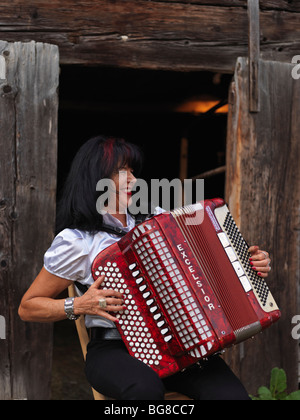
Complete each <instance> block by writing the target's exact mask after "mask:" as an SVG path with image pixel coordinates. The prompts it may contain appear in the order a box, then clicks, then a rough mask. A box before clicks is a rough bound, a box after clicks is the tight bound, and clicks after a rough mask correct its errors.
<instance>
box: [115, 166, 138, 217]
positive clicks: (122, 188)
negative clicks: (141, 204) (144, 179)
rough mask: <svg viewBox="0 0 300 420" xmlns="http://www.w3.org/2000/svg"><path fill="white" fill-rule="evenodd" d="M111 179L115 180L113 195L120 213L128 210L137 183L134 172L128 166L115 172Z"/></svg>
mask: <svg viewBox="0 0 300 420" xmlns="http://www.w3.org/2000/svg"><path fill="white" fill-rule="evenodd" d="M111 179H112V180H113V189H114V191H112V194H115V198H116V209H117V211H118V212H122V211H125V212H126V210H127V208H128V206H130V204H131V201H132V200H131V196H132V192H131V191H132V189H133V186H134V184H135V183H136V178H135V176H134V175H133V170H132V169H131V168H129V167H128V166H127V165H126V166H125V167H123V168H120V169H119V170H118V171H117V172H114V173H113V175H112V177H111Z"/></svg>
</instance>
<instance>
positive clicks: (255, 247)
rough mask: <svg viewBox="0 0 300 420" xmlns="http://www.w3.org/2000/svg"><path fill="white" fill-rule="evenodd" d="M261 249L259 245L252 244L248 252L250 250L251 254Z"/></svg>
mask: <svg viewBox="0 0 300 420" xmlns="http://www.w3.org/2000/svg"><path fill="white" fill-rule="evenodd" d="M258 250H259V247H258V246H257V245H254V246H250V248H249V249H248V252H250V254H251V255H252V254H255V253H256V252H257V251H258Z"/></svg>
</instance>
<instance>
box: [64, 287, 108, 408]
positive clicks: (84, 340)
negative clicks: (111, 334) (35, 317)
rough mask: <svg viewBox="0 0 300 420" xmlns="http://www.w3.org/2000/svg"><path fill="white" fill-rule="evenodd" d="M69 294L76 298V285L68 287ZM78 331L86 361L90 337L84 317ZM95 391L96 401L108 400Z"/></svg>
mask: <svg viewBox="0 0 300 420" xmlns="http://www.w3.org/2000/svg"><path fill="white" fill-rule="evenodd" d="M68 292H69V296H70V297H76V291H75V286H74V284H71V285H70V286H69V287H68ZM75 324H76V329H77V333H78V338H79V341H80V345H81V350H82V354H83V358H84V360H85V359H86V353H87V345H88V343H89V341H90V337H89V335H88V332H87V329H86V326H85V321H84V316H83V315H81V316H80V317H79V318H78V319H77V320H76V321H75ZM92 391H93V395H94V399H95V400H106V399H107V398H106V397H105V396H104V395H102V394H100V393H99V392H97V391H96V390H95V389H94V388H92Z"/></svg>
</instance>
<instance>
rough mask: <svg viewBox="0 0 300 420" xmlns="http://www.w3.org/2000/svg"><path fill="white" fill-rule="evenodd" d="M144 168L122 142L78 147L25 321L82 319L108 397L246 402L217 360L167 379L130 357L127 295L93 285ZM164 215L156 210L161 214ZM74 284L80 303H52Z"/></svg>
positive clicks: (93, 369) (255, 255)
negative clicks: (169, 395)
mask: <svg viewBox="0 0 300 420" xmlns="http://www.w3.org/2000/svg"><path fill="white" fill-rule="evenodd" d="M141 164H142V157H141V152H140V151H139V149H138V148H137V147H136V146H134V145H132V144H130V143H126V142H125V141H124V140H122V139H117V138H106V137H101V136H99V137H96V138H93V139H91V140H89V141H88V142H87V143H85V144H84V145H83V146H82V147H81V149H80V150H79V152H78V154H77V155H76V157H75V159H74V162H73V164H72V167H71V170H70V174H69V177H68V179H67V182H66V185H65V189H64V191H63V195H62V199H61V202H60V207H59V211H58V234H57V236H56V237H55V239H54V241H53V243H52V245H51V247H50V248H49V250H48V251H47V252H46V254H45V257H44V267H43V268H42V270H41V272H40V273H39V274H38V276H37V278H36V279H35V281H34V282H33V284H32V285H31V287H30V288H29V290H28V291H27V292H26V294H25V295H24V297H23V299H22V302H21V304H20V308H19V314H20V317H21V318H22V319H23V320H24V321H33V322H54V321H59V320H64V319H66V318H69V319H76V317H78V316H79V315H81V314H83V315H85V320H86V325H87V327H88V328H91V334H92V337H91V342H90V343H89V346H88V352H87V359H86V375H87V378H88V380H89V382H90V384H91V385H92V386H93V387H94V388H95V389H96V390H98V391H99V392H100V393H103V394H104V395H107V396H109V397H111V398H115V399H120V400H131V399H133V400H142V399H152V400H161V399H163V398H164V392H165V389H168V390H170V391H178V392H182V393H184V394H186V395H188V396H189V397H191V398H194V399H248V395H247V392H246V390H245V389H244V387H243V385H242V384H241V383H240V381H239V380H238V379H237V378H236V377H235V376H234V374H233V373H232V372H231V370H230V369H229V368H228V366H227V365H226V364H225V362H224V361H223V360H222V359H221V358H220V357H219V356H214V357H211V358H209V359H208V361H207V362H205V363H202V366H201V367H200V366H198V365H196V366H194V367H191V368H189V369H186V370H185V371H184V372H180V373H178V374H175V375H173V376H170V377H168V378H166V379H164V380H161V379H160V378H159V377H158V375H157V374H156V373H155V372H154V371H153V370H152V369H151V368H150V367H148V366H147V365H146V364H144V363H142V362H141V361H139V360H138V359H135V358H133V357H131V356H130V355H129V353H128V351H127V350H126V347H125V345H124V344H123V342H122V340H121V337H120V335H119V333H118V330H117V329H116V325H115V323H117V322H118V318H117V317H116V316H115V314H116V313H117V312H119V311H122V310H124V305H123V297H122V295H121V293H119V292H117V291H114V290H101V283H102V282H103V280H104V278H103V277H100V278H98V279H97V280H96V281H95V282H94V281H93V279H92V275H91V265H92V263H93V261H94V258H95V257H96V255H97V254H98V253H99V252H100V251H102V250H103V249H105V248H106V247H107V246H109V245H111V244H113V243H114V242H116V241H118V240H119V239H120V236H118V235H117V234H116V232H115V231H114V230H111V229H114V228H118V230H119V231H120V230H121V231H123V232H128V231H130V230H131V229H132V228H133V227H134V225H135V221H134V219H133V217H132V216H131V215H130V214H129V213H128V212H127V208H128V206H129V205H130V203H131V191H132V188H133V185H134V183H135V181H136V178H135V176H134V173H136V172H139V170H140V168H141ZM102 179H111V180H112V181H113V183H112V184H111V186H110V187H109V194H108V195H107V196H106V199H105V200H103V210H104V211H102V212H100V213H99V208H98V210H97V208H96V203H97V202H98V200H99V193H97V191H96V185H97V183H98V181H99V180H102ZM161 211H162V210H161V209H159V208H157V209H156V213H158V212H161ZM107 226H109V228H108V229H107ZM250 253H251V258H252V264H253V267H254V269H255V270H257V271H258V272H259V274H260V275H261V276H262V277H267V275H268V272H269V271H270V266H269V263H270V259H269V255H268V254H267V253H266V252H264V251H260V250H259V248H258V247H251V248H250ZM72 282H76V284H78V285H81V286H88V290H87V291H86V292H85V293H83V294H82V295H81V296H79V297H76V298H75V299H69V298H68V299H55V298H56V297H57V296H58V295H59V294H60V293H61V292H62V291H63V290H65V289H66V288H67V287H68V286H69V285H70V284H72ZM101 302H105V303H106V306H105V305H103V304H102V303H101ZM100 305H101V306H100Z"/></svg>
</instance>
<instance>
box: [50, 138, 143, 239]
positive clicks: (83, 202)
mask: <svg viewBox="0 0 300 420" xmlns="http://www.w3.org/2000/svg"><path fill="white" fill-rule="evenodd" d="M142 161H143V156H142V152H141V150H140V149H139V147H138V146H136V145H135V144H132V143H129V142H126V141H125V140H124V139H122V138H116V137H106V136H97V137H94V138H92V139H90V140H88V141H87V142H86V143H84V144H83V145H82V146H81V148H80V149H79V151H78V152H77V154H76V156H75V158H74V160H73V162H72V165H71V168H70V172H69V174H68V177H67V179H66V182H65V185H64V188H63V190H62V193H61V198H60V200H59V202H58V208H57V218H56V233H59V232H60V231H62V230H63V229H65V228H71V229H80V230H84V231H88V232H91V233H95V232H97V231H99V230H101V226H102V222H103V219H102V215H101V214H99V213H98V211H97V209H96V202H97V199H98V197H99V196H100V195H101V192H99V191H96V185H97V183H98V181H100V180H101V179H104V178H111V176H112V174H113V173H114V172H115V171H117V170H118V169H120V168H122V167H124V166H126V165H128V167H130V168H131V169H133V171H134V173H135V174H136V175H139V173H140V171H141V168H142ZM102 193H103V192H102Z"/></svg>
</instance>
